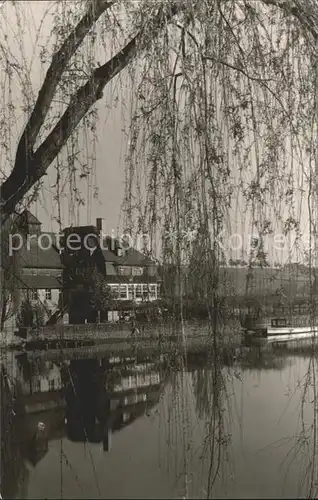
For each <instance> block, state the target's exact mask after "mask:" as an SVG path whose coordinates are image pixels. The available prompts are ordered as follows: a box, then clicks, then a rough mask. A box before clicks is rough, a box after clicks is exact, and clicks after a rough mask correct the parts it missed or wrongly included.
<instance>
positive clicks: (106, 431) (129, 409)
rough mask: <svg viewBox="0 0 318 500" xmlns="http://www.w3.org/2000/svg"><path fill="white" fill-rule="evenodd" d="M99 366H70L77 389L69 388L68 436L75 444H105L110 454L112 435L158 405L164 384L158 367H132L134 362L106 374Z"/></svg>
mask: <svg viewBox="0 0 318 500" xmlns="http://www.w3.org/2000/svg"><path fill="white" fill-rule="evenodd" d="M135 361H136V360H135ZM106 364H108V363H106ZM97 366H98V364H97V363H96V364H95V366H93V365H92V364H90V365H88V363H87V361H84V362H83V361H82V362H80V361H78V362H76V363H74V364H73V363H71V366H70V370H71V373H72V379H73V384H74V386H71V385H69V387H68V394H67V408H66V418H67V434H68V436H69V437H70V439H72V440H74V441H84V440H85V439H88V440H89V441H92V442H103V447H104V450H105V451H109V450H110V448H111V435H112V432H114V431H117V430H120V429H121V428H122V427H124V426H127V425H128V424H129V423H131V422H133V421H134V420H135V419H136V418H138V417H139V416H142V415H143V414H144V413H145V412H146V411H147V410H149V409H151V408H152V407H153V406H154V405H155V404H157V403H158V402H159V397H160V393H161V390H162V385H163V380H162V377H161V375H160V373H159V366H158V364H157V365H155V364H153V363H150V364H149V363H146V364H145V363H143V364H141V363H136V362H135V363H133V362H132V359H131V358H130V359H129V360H127V361H126V360H123V363H122V364H120V363H118V362H117V363H115V364H114V369H113V368H112V367H111V366H108V368H106V371H103V369H102V370H101V371H99V370H98V369H97ZM105 377H106V380H105ZM74 387H75V391H74ZM75 393H76V395H75Z"/></svg>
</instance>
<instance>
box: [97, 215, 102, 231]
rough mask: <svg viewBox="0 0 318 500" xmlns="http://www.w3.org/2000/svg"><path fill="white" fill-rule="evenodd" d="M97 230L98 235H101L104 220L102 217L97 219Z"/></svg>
mask: <svg viewBox="0 0 318 500" xmlns="http://www.w3.org/2000/svg"><path fill="white" fill-rule="evenodd" d="M96 228H97V231H98V233H99V234H101V233H102V231H103V219H102V218H101V217H98V218H97V219H96Z"/></svg>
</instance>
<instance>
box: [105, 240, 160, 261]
mask: <svg viewBox="0 0 318 500" xmlns="http://www.w3.org/2000/svg"><path fill="white" fill-rule="evenodd" d="M103 247H104V248H103V249H102V253H103V256H104V259H105V261H106V262H112V263H113V264H116V265H119V266H140V267H141V266H149V265H152V264H155V262H154V261H153V260H152V259H150V258H149V257H147V256H145V255H144V254H143V253H141V252H139V250H136V249H135V248H128V249H125V246H122V245H121V244H120V242H119V240H115V239H114V238H111V237H110V236H107V237H106V238H105V239H104V241H103ZM107 247H108V248H107ZM118 248H121V249H122V250H123V255H122V256H118V255H117V254H116V250H117V249H118Z"/></svg>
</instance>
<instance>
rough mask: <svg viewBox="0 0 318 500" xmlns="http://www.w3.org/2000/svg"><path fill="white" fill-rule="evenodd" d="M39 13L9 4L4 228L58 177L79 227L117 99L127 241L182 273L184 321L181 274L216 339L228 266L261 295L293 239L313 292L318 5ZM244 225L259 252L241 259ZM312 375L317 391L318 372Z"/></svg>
mask: <svg viewBox="0 0 318 500" xmlns="http://www.w3.org/2000/svg"><path fill="white" fill-rule="evenodd" d="M43 5H44V7H43V6H42V7H41V9H42V10H41V14H40V15H37V17H36V14H35V11H34V10H32V9H30V7H29V5H28V3H27V2H20V3H19V2H12V3H10V2H1V4H0V9H1V24H2V25H3V26H5V25H7V26H11V28H12V30H13V32H14V30H15V32H14V33H15V36H14V37H12V35H10V32H9V31H10V30H7V31H5V30H3V32H2V35H1V41H0V49H1V62H0V64H1V72H2V77H1V91H2V107H1V112H0V116H1V127H0V134H1V141H0V147H1V165H0V169H1V182H2V183H1V221H2V223H3V222H4V221H5V220H7V219H8V217H10V216H11V215H12V214H13V213H14V212H15V211H16V210H19V209H20V208H21V206H25V205H28V204H30V203H32V202H33V201H34V200H37V199H39V197H40V196H41V188H42V187H44V188H45V178H46V177H47V176H52V175H54V176H55V180H54V182H53V186H51V187H52V188H53V189H54V190H55V197H56V202H57V213H55V214H54V216H55V217H56V220H57V221H58V222H59V224H60V225H61V226H63V220H62V219H63V217H62V211H61V199H62V198H63V196H64V197H67V198H68V201H69V207H70V208H69V214H68V215H69V218H70V219H71V220H75V219H76V216H75V213H76V211H77V210H78V207H80V206H82V205H83V204H85V203H86V204H91V203H92V201H91V198H92V196H93V197H95V196H98V189H97V187H98V186H97V185H98V180H97V172H96V170H97V169H96V148H97V145H98V140H99V138H100V136H99V133H98V117H99V116H100V114H101V113H102V111H103V107H105V102H104V101H105V100H106V101H107V99H108V98H109V101H110V102H109V104H108V106H115V105H116V102H119V101H120V102H121V103H122V104H123V108H124V110H125V112H126V117H128V122H129V123H128V125H127V127H126V130H125V134H126V136H127V155H126V190H125V200H124V209H125V220H124V224H125V229H127V231H129V232H134V231H135V232H140V231H141V232H147V233H148V234H150V236H151V245H152V248H153V250H154V251H155V250H156V249H158V248H159V249H160V252H161V254H162V260H163V262H164V263H165V264H170V265H171V266H172V268H173V269H174V270H175V272H174V275H173V277H172V279H173V281H174V282H175V283H177V284H178V287H177V289H178V297H179V302H178V303H179V308H178V317H179V319H180V321H181V323H182V320H183V296H184V280H183V269H184V267H185V266H189V265H191V271H192V273H193V274H194V275H196V271H197V276H200V282H201V292H200V293H201V295H202V297H203V300H204V302H205V307H206V309H207V311H208V315H209V317H210V320H211V321H210V323H211V331H212V333H213V334H214V336H213V339H214V340H215V337H216V335H215V334H216V330H217V328H216V327H217V324H216V315H215V314H214V311H215V309H216V308H217V306H218V304H219V303H220V287H221V285H222V283H221V282H220V273H219V268H220V264H221V263H223V262H224V259H225V258H226V259H227V260H228V261H229V259H234V258H236V259H238V258H239V259H241V260H243V261H246V262H247V263H248V265H249V275H248V279H247V282H246V290H247V292H249V286H250V282H251V279H250V277H251V275H252V274H253V265H254V263H255V262H256V261H258V262H260V261H261V262H267V261H268V260H271V261H274V260H275V259H276V258H277V256H276V254H275V253H274V252H273V247H274V245H275V235H277V233H280V234H281V235H282V236H283V237H284V238H286V239H287V240H288V248H287V249H286V248H285V253H283V257H281V259H287V258H288V257H290V253H291V250H292V251H293V252H294V254H293V255H299V253H301V255H302V256H303V259H304V260H305V261H306V263H307V264H308V266H309V269H310V271H309V274H310V277H309V283H310V284H312V283H313V281H314V266H315V265H316V259H317V255H316V234H317V229H316V225H317V215H318V212H317V207H318V203H317V197H318V144H317V137H318V133H317V132H318V130H317V128H318V104H317V90H318V79H317V78H318V70H317V47H318V45H317V43H318V41H317V40H318V3H317V0H290V1H289V0H260V1H258V2H254V1H251V0H227V1H221V0H196V1H195V0H189V1H180V2H179V1H178V2H174V1H173V0H165V1H162V2H161V1H158V2H149V1H147V0H145V1H142V0H140V1H132V0H131V1H129V0H123V1H119V0H118V1H116V0H114V1H111V0H96V1H88V2H84V1H83V2H74V3H72V2H69V1H65V2H64V1H62V2H56V3H54V2H53V3H50V4H44V3H43ZM36 8H40V7H38V6H36ZM39 16H40V17H41V19H40V20H39ZM44 25H45V26H46V31H47V33H46V35H45V36H44V35H43V33H42V31H41V30H42V28H43V26H44ZM13 26H14V27H15V28H14V29H13ZM28 37H29V38H28ZM30 39H31V40H32V43H29V42H28V40H30ZM12 40H14V43H13V44H12ZM34 61H36V62H37V66H36V70H35V69H34V68H35V65H34ZM108 90H109V92H108ZM106 105H107V102H106ZM110 140H111V139H110ZM104 168H106V169H107V159H106V162H105V165H104ZM88 209H89V207H88ZM238 214H239V215H240V217H241V221H240V224H241V225H240V229H241V231H240V232H241V234H243V235H244V234H249V233H251V235H252V238H250V244H246V242H245V241H242V244H240V245H236V246H235V245H233V232H237V224H236V223H233V220H237V216H238ZM249 236H250V234H249ZM304 237H307V240H308V241H306V245H305V244H304ZM266 242H267V250H266V249H265V243H266ZM291 242H293V244H291ZM234 246H235V249H236V250H233V247H234ZM235 251H239V253H240V254H239V255H238V254H236V255H234V254H233V252H234V253H235ZM297 252H298V253H297ZM198 273H199V274H198ZM170 276H171V275H170ZM310 370H311V373H312V376H313V378H312V379H311V380H314V377H315V371H316V367H315V361H314V360H313V363H312V365H311V368H310ZM314 386H315V387H316V385H315V382H314ZM315 401H316V403H315V404H317V398H315ZM220 418H221V417H220ZM315 443H316V438H315ZM315 468H316V462H313V464H312V474H314V471H315ZM313 484H314V479H313V476H312V479H311V488H313ZM312 491H313V490H312V489H311V493H312Z"/></svg>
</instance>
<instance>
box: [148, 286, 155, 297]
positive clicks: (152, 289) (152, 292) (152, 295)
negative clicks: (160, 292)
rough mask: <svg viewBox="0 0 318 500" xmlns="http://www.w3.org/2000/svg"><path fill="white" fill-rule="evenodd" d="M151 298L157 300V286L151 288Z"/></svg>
mask: <svg viewBox="0 0 318 500" xmlns="http://www.w3.org/2000/svg"><path fill="white" fill-rule="evenodd" d="M149 298H150V299H155V298H156V285H150V286H149Z"/></svg>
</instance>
